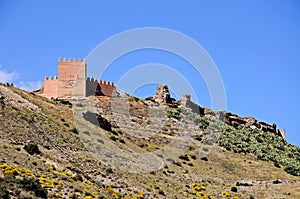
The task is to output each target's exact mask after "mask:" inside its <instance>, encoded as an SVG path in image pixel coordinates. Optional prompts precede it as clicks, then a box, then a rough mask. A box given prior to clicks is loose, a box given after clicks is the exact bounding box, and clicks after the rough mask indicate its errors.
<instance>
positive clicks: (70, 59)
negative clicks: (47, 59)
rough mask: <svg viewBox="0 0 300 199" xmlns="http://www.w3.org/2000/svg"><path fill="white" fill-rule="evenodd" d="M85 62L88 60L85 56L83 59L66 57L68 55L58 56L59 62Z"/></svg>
mask: <svg viewBox="0 0 300 199" xmlns="http://www.w3.org/2000/svg"><path fill="white" fill-rule="evenodd" d="M83 62H84V63H85V62H86V59H85V58H83V59H80V58H77V59H76V58H68V59H67V58H66V57H64V58H60V57H59V58H58V63H83Z"/></svg>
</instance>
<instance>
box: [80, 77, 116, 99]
mask: <svg viewBox="0 0 300 199" xmlns="http://www.w3.org/2000/svg"><path fill="white" fill-rule="evenodd" d="M91 95H106V96H115V95H116V87H115V86H114V83H112V82H106V81H102V80H100V81H99V80H97V79H94V78H87V80H86V96H91Z"/></svg>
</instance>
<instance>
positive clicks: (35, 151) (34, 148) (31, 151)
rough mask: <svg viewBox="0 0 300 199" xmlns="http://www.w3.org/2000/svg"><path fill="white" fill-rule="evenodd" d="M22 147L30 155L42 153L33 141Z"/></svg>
mask: <svg viewBox="0 0 300 199" xmlns="http://www.w3.org/2000/svg"><path fill="white" fill-rule="evenodd" d="M23 148H24V150H25V151H27V153H29V154H30V155H33V154H38V155H39V154H42V152H41V151H40V150H39V147H38V146H37V145H36V144H34V143H30V144H27V145H25V146H24V147H23Z"/></svg>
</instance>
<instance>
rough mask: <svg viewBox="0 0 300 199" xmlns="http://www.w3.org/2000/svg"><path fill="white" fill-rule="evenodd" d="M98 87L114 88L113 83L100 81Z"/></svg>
mask: <svg viewBox="0 0 300 199" xmlns="http://www.w3.org/2000/svg"><path fill="white" fill-rule="evenodd" d="M99 84H100V85H108V86H112V87H115V85H114V83H113V82H107V81H105V80H104V81H102V80H100V82H99Z"/></svg>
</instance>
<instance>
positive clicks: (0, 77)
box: [0, 65, 18, 83]
mask: <svg viewBox="0 0 300 199" xmlns="http://www.w3.org/2000/svg"><path fill="white" fill-rule="evenodd" d="M17 78H18V73H17V72H15V71H13V72H7V71H6V70H4V69H3V68H2V67H1V65H0V82H2V83H7V82H12V81H14V80H15V79H17Z"/></svg>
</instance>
